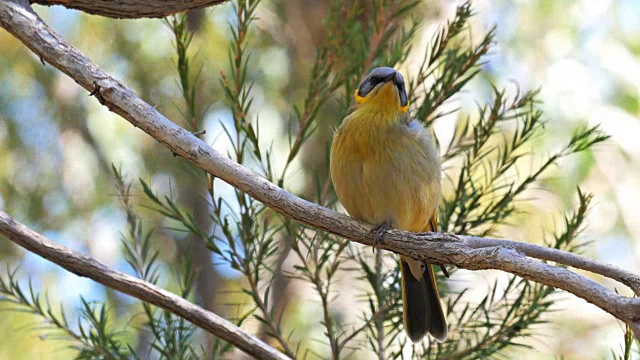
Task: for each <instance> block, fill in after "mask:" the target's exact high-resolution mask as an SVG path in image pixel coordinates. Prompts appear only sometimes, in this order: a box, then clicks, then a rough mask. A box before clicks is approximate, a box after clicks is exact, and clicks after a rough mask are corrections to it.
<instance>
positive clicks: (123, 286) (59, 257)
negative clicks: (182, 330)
mask: <svg viewBox="0 0 640 360" xmlns="http://www.w3.org/2000/svg"><path fill="white" fill-rule="evenodd" d="M0 234H3V235H5V236H6V237H7V238H8V239H9V240H11V241H13V242H15V243H16V244H18V245H20V246H22V247H23V248H25V249H27V250H29V251H31V252H33V253H35V254H38V255H40V256H42V257H43V258H45V259H47V260H49V261H51V262H53V263H56V264H57V265H60V266H61V267H63V268H65V269H67V270H69V271H71V272H72V273H74V274H76V275H78V276H83V277H88V278H90V279H92V280H94V281H97V282H99V283H100V284H102V285H104V286H107V287H109V288H111V289H115V290H118V291H120V292H123V293H125V294H129V295H131V296H133V297H136V298H138V299H140V300H142V301H145V302H148V303H150V304H153V305H155V306H158V307H160V308H162V309H164V310H167V311H170V312H172V313H174V314H176V315H178V316H181V317H183V318H185V319H187V320H188V321H190V322H192V323H193V324H195V325H196V326H199V327H201V328H202V329H204V330H206V331H208V332H209V333H211V334H213V335H216V336H218V337H220V338H221V339H223V340H225V341H228V342H230V343H232V344H234V345H235V346H237V347H238V348H239V349H240V350H242V351H244V352H246V353H247V354H249V355H252V356H255V357H256V358H259V359H279V360H280V359H288V357H286V356H284V355H283V354H281V353H280V352H278V351H277V350H275V349H273V348H272V347H270V346H269V345H267V344H265V343H263V342H262V341H260V340H258V339H256V338H255V337H253V336H252V335H250V334H248V333H246V332H245V331H243V330H242V329H240V328H239V327H237V326H235V325H233V324H232V323H230V322H229V321H227V320H225V319H223V318H221V317H219V316H218V315H216V314H214V313H212V312H209V311H207V310H204V309H203V308H201V307H199V306H197V305H194V304H192V303H190V302H189V301H187V300H185V299H183V298H181V297H180V296H178V295H176V294H173V293H171V292H169V291H167V290H164V289H162V288H160V287H159V286H156V285H153V284H151V283H148V282H146V281H144V280H141V279H138V278H136V277H133V276H130V275H127V274H124V273H121V272H119V271H115V270H113V269H111V268H109V267H108V266H106V265H104V264H103V263H101V262H99V261H98V260H95V259H93V258H91V257H88V256H85V255H82V254H80V253H77V252H75V251H73V250H71V249H68V248H66V247H64V246H62V245H59V244H57V243H55V242H53V241H51V240H49V239H47V238H46V237H44V236H42V235H40V234H38V233H36V232H35V231H33V230H31V229H29V228H27V227H26V226H24V225H22V224H20V223H18V222H17V221H15V220H14V219H12V218H11V217H10V216H9V215H7V214H5V213H4V212H2V211H0Z"/></svg>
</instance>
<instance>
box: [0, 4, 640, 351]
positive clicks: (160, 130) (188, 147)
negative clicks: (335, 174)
mask: <svg viewBox="0 0 640 360" xmlns="http://www.w3.org/2000/svg"><path fill="white" fill-rule="evenodd" d="M18 1H19V0H5V1H4V2H0V26H2V27H4V28H5V29H7V30H8V31H9V32H10V33H12V34H13V35H14V36H15V37H17V38H18V39H20V40H21V41H22V42H23V43H24V44H25V45H26V46H28V47H29V48H30V49H31V50H32V51H33V52H34V53H36V54H37V55H38V56H40V57H41V59H44V60H46V61H47V62H49V63H50V64H51V65H53V66H55V67H56V68H58V69H60V70H61V71H62V72H64V73H65V74H67V75H68V76H70V77H71V78H72V79H74V80H75V81H76V82H77V83H79V84H80V85H81V86H82V87H84V88H85V89H87V90H88V91H89V92H90V93H91V95H94V96H95V97H96V98H97V99H98V100H99V101H100V102H101V103H102V104H103V105H105V106H107V108H109V110H111V111H113V112H115V113H116V114H118V115H120V116H122V117H123V118H125V119H126V120H127V121H129V122H130V123H131V124H132V125H134V126H135V127H139V128H140V129H142V130H143V131H145V132H146V133H147V134H149V135H150V136H152V137H153V138H154V139H156V140H157V141H158V142H160V143H162V144H163V145H164V146H165V147H166V148H168V149H169V150H170V151H172V152H173V153H174V154H176V155H179V156H182V157H184V158H185V159H188V160H191V161H193V162H194V163H195V164H197V165H198V166H199V167H200V168H202V169H203V170H205V171H207V172H209V173H211V174H212V175H214V176H216V177H219V178H220V179H222V180H224V181H226V182H228V183H229V184H231V185H233V186H234V187H236V188H238V189H240V190H242V191H244V192H246V193H247V194H249V195H250V196H252V197H254V198H255V199H258V200H259V201H261V202H262V203H264V204H265V205H267V206H269V207H270V208H272V209H274V210H275V211H277V212H279V213H281V214H283V215H285V216H287V217H289V218H292V219H295V220H297V221H299V222H302V223H304V224H307V225H309V226H312V227H314V228H316V229H319V230H324V231H327V232H330V233H333V234H336V235H340V236H342V237H345V238H348V239H350V240H353V241H356V242H359V243H362V244H365V245H369V246H377V247H379V248H382V249H386V250H389V251H393V252H396V253H399V254H404V255H407V256H410V257H412V258H415V259H419V260H421V261H425V262H431V263H439V264H453V265H456V266H458V267H460V268H464V269H470V270H482V269H497V270H502V271H506V272H509V273H512V274H515V275H518V276H520V277H522V278H525V279H529V280H532V281H536V282H539V283H541V284H545V285H549V286H553V287H557V288H560V289H563V290H565V291H568V292H571V293H572V294H574V295H576V296H578V297H581V298H583V299H584V300H586V301H588V302H590V303H593V304H595V305H596V306H598V307H600V308H601V309H603V310H605V311H607V312H609V313H610V314H612V315H613V316H615V317H616V318H618V319H620V320H622V321H624V322H626V323H628V324H630V325H631V326H632V328H633V329H634V332H635V335H636V337H637V338H638V339H640V298H629V297H624V296H621V295H618V294H616V293H614V292H613V291H611V290H609V289H607V288H605V287H603V286H602V285H600V284H598V283H596V282H594V281H592V280H590V279H588V278H586V277H584V276H582V275H579V274H577V273H575V272H572V271H569V270H567V269H565V268H562V267H556V266H552V265H549V264H547V263H543V262H540V261H537V260H534V259H531V258H528V257H527V256H526V255H530V256H532V257H538V258H540V259H543V260H552V261H557V262H559V263H562V264H565V265H570V266H575V267H578V268H581V269H584V270H588V271H593V272H596V273H598V274H601V275H604V276H607V277H611V278H613V279H615V280H618V281H621V282H623V283H624V284H626V285H628V286H630V287H631V288H632V289H633V290H634V291H635V292H636V294H638V286H639V285H638V284H640V277H638V275H635V274H632V273H629V272H626V271H624V270H622V269H618V268H616V267H613V266H610V265H604V264H600V263H598V262H596V261H594V260H590V259H587V258H585V257H582V256H580V255H576V254H572V253H569V252H565V251H560V250H556V249H550V248H545V247H542V246H536V245H530V244H522V243H518V242H515V241H506V240H497V239H481V238H476V237H470V236H454V235H446V234H438V233H423V234H415V233H409V232H405V231H399V230H392V231H389V232H388V233H387V234H386V235H385V236H384V241H383V242H382V243H381V244H374V242H373V241H372V240H371V236H370V231H371V229H372V227H371V226H370V225H368V224H365V223H362V222H358V221H355V220H353V219H351V218H349V217H348V216H346V215H343V214H339V213H337V212H335V211H333V210H330V209H327V208H324V207H322V206H319V205H317V204H314V203H311V202H308V201H306V200H303V199H301V198H298V197H296V196H294V195H292V194H290V193H288V192H287V191H285V190H283V189H281V188H279V187H277V186H275V185H274V184H272V183H270V182H269V181H267V180H265V179H263V178H262V177H260V176H259V175H257V174H255V173H254V172H252V171H251V170H249V169H247V168H245V167H243V166H242V165H240V164H238V163H235V162H234V161H232V160H230V159H229V158H227V157H224V156H223V155H221V154H219V153H218V152H216V151H214V150H213V149H211V147H209V146H208V145H207V144H206V143H205V142H203V141H202V140H200V139H198V138H197V137H196V136H194V135H193V134H191V133H190V132H188V131H186V130H185V129H183V128H181V127H179V126H177V125H176V124H174V123H173V122H171V121H169V120H168V119H167V118H165V117H164V116H163V115H162V114H160V113H159V112H158V111H156V109H155V108H154V107H152V106H151V105H149V104H147V103H146V102H144V101H143V100H142V99H140V98H138V97H137V96H136V95H135V94H134V93H133V92H132V91H131V90H130V89H128V88H127V87H126V86H124V85H122V84H121V83H120V82H118V81H117V80H115V79H113V78H112V77H111V76H110V75H109V74H107V73H105V72H104V71H102V70H101V69H100V68H99V67H98V66H96V65H95V64H93V63H92V62H91V61H90V60H89V59H88V58H87V57H86V56H84V55H83V54H82V53H80V52H79V51H78V50H77V49H75V48H74V47H73V46H71V45H70V44H68V43H67V42H66V41H65V40H64V39H62V38H61V37H60V36H59V35H58V34H56V33H55V32H54V31H53V30H51V29H50V28H49V27H48V26H47V25H46V24H45V23H44V22H43V21H42V20H41V19H40V18H39V17H38V16H37V15H36V14H35V13H33V12H32V11H31V10H30V9H29V8H28V5H25V4H24V3H23V2H18Z"/></svg>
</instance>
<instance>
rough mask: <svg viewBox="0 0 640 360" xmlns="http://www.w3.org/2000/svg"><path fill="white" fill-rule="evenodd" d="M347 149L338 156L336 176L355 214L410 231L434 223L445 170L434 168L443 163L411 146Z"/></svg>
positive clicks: (343, 198) (338, 188)
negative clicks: (364, 149) (363, 150)
mask: <svg viewBox="0 0 640 360" xmlns="http://www.w3.org/2000/svg"><path fill="white" fill-rule="evenodd" d="M383 149H384V147H383ZM344 154H346V156H344V157H342V158H340V159H334V160H335V163H334V164H332V167H333V168H334V169H332V177H333V178H334V179H333V180H334V185H335V187H336V191H337V192H338V196H339V198H340V199H341V201H342V204H343V205H344V207H345V208H346V209H347V211H348V212H349V214H350V215H351V216H353V217H355V218H357V219H359V220H363V221H366V222H368V223H371V224H380V223H383V222H391V224H392V226H393V227H395V228H398V229H403V230H409V231H424V230H425V229H426V228H427V227H428V224H429V221H430V219H431V217H432V215H433V214H434V212H435V211H436V209H437V204H438V203H439V194H440V181H439V178H437V177H438V176H439V174H438V172H437V171H435V173H436V175H435V176H434V171H433V169H431V168H430V167H433V166H436V167H437V164H430V163H428V160H427V159H426V158H425V157H424V155H423V154H422V152H420V151H418V152H416V151H415V149H412V148H411V147H410V146H409V147H406V148H403V147H396V148H391V149H389V148H387V149H386V151H373V152H368V153H367V152H358V151H354V152H346V153H344Z"/></svg>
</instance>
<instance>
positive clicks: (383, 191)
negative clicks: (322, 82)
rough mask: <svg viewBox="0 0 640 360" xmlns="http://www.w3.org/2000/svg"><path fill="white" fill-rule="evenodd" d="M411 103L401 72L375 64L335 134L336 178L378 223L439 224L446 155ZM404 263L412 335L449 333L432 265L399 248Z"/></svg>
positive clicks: (358, 208) (365, 217) (345, 198)
mask: <svg viewBox="0 0 640 360" xmlns="http://www.w3.org/2000/svg"><path fill="white" fill-rule="evenodd" d="M408 108H409V101H408V99H407V92H406V90H405V84H404V79H403V77H402V75H401V74H400V73H399V72H397V71H395V70H394V69H392V68H388V67H380V68H377V69H374V70H373V71H371V73H369V75H367V77H366V78H365V79H364V80H363V81H362V83H360V86H359V87H358V89H357V90H356V93H355V103H354V104H353V106H352V107H351V109H350V113H349V114H348V115H347V117H345V118H344V120H343V121H342V124H341V125H340V127H339V128H338V130H337V131H336V132H335V134H334V136H333V145H332V146H331V179H332V180H333V185H334V187H335V189H336V193H337V194H338V198H339V199H340V201H341V202H342V204H343V205H344V207H345V208H346V209H347V211H348V212H349V214H350V215H351V216H352V217H354V218H356V219H358V220H362V221H366V222H368V223H370V224H374V225H378V228H377V229H379V230H384V229H385V228H388V227H394V228H397V229H402V230H408V231H413V232H424V231H437V209H438V204H439V203H440V197H441V194H442V188H441V185H440V163H439V160H438V155H437V153H436V148H435V146H434V144H433V140H432V139H431V136H430V135H429V134H428V133H427V131H426V130H425V128H424V127H423V126H422V125H421V124H420V123H419V122H418V121H416V120H413V119H411V117H410V116H409V114H408V113H407V110H408ZM400 269H401V272H402V302H403V310H404V326H405V331H406V332H407V335H408V336H409V338H410V339H411V340H412V341H413V342H417V341H420V339H422V338H423V337H424V336H425V335H426V334H427V333H430V334H431V335H432V336H433V337H434V338H435V339H436V340H438V341H440V342H442V341H444V340H445V339H446V338H447V322H446V318H445V315H444V311H443V310H442V305H441V304H440V299H439V294H438V288H437V286H436V281H435V276H434V272H433V266H432V265H431V264H423V263H421V262H420V261H417V260H414V259H411V258H408V257H405V256H401V257H400Z"/></svg>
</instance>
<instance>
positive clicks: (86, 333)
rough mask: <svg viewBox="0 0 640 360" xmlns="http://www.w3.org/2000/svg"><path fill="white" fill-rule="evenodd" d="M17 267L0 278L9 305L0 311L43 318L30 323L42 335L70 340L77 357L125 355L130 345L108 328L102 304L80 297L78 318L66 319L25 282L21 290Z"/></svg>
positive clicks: (1, 298) (0, 297)
mask: <svg viewBox="0 0 640 360" xmlns="http://www.w3.org/2000/svg"><path fill="white" fill-rule="evenodd" d="M16 272H17V270H7V276H6V277H5V278H0V301H1V302H4V303H7V304H9V305H10V307H8V308H5V309H4V311H22V312H27V313H31V314H34V315H37V316H39V317H41V318H42V319H43V320H44V322H39V324H38V325H35V326H34V330H35V331H38V332H40V333H41V334H42V335H41V336H43V337H47V336H50V337H52V338H53V339H59V340H63V341H65V342H71V345H70V346H72V347H73V348H75V349H78V350H79V353H78V355H77V358H78V359H129V358H130V356H131V348H130V347H127V346H125V344H124V342H123V341H122V339H121V338H122V333H121V332H116V331H113V330H112V329H111V320H110V316H109V313H108V312H107V308H106V305H104V304H96V303H92V302H88V301H86V300H85V299H84V298H82V299H81V302H82V306H81V307H80V308H79V309H77V312H78V318H77V319H76V321H74V322H73V323H75V324H76V326H74V325H73V323H72V322H70V321H69V319H68V318H67V315H66V314H65V312H64V310H63V309H62V307H61V308H60V310H59V311H55V310H54V309H53V308H52V306H51V305H50V301H49V299H48V298H46V297H44V298H43V297H41V296H40V295H39V294H38V293H37V292H36V291H35V290H34V288H33V286H32V284H31V283H29V289H28V291H25V290H24V289H23V288H22V287H20V284H18V280H17V279H16Z"/></svg>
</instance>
